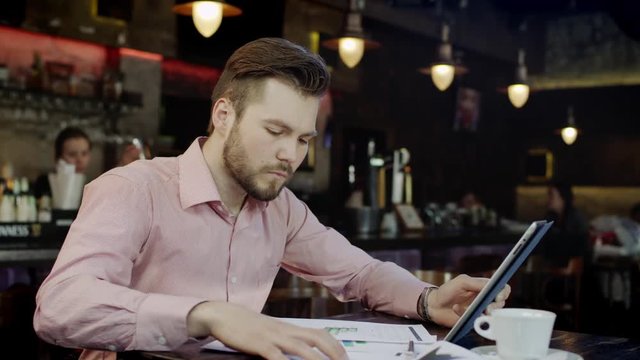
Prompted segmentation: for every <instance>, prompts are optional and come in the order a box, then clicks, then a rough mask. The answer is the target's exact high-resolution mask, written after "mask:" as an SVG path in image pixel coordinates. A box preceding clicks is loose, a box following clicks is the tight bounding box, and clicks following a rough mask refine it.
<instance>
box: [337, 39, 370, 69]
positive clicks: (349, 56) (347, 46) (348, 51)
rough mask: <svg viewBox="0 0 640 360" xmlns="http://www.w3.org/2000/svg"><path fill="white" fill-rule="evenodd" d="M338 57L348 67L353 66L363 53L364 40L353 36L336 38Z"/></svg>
mask: <svg viewBox="0 0 640 360" xmlns="http://www.w3.org/2000/svg"><path fill="white" fill-rule="evenodd" d="M338 53H339V54H340V59H342V62H344V63H345V65H347V66H348V67H349V68H354V67H355V66H356V65H358V63H359V62H360V60H361V59H362V55H364V40H362V39H358V38H354V37H343V38H340V40H338Z"/></svg>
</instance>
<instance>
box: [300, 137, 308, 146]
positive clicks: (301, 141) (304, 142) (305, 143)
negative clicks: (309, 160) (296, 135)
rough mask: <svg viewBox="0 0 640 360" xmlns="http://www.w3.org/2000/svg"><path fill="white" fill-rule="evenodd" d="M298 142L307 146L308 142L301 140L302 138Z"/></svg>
mask: <svg viewBox="0 0 640 360" xmlns="http://www.w3.org/2000/svg"><path fill="white" fill-rule="evenodd" d="M298 142H299V143H300V144H302V145H308V144H309V140H307V139H303V138H300V139H298Z"/></svg>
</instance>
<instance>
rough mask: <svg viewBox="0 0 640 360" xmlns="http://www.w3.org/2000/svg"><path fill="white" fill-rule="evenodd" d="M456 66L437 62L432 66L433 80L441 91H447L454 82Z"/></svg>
mask: <svg viewBox="0 0 640 360" xmlns="http://www.w3.org/2000/svg"><path fill="white" fill-rule="evenodd" d="M454 75H455V68H454V67H453V65H449V64H435V65H433V66H431V80H432V81H433V84H434V85H435V86H436V87H437V88H438V90H440V91H445V90H447V88H448V87H449V86H450V85H451V83H452V82H453V76H454Z"/></svg>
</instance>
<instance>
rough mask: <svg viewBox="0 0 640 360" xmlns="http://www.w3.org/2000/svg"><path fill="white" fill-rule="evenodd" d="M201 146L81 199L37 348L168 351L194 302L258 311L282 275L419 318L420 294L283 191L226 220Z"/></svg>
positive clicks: (37, 323) (39, 320)
mask: <svg viewBox="0 0 640 360" xmlns="http://www.w3.org/2000/svg"><path fill="white" fill-rule="evenodd" d="M204 140H205V138H200V139H197V140H196V141H194V142H193V144H192V145H191V146H190V147H189V149H188V150H187V151H186V152H185V153H184V154H182V155H180V156H178V157H177V158H155V159H153V160H148V161H136V162H134V163H132V164H130V165H128V166H125V167H120V168H116V169H113V170H111V171H109V172H107V173H105V174H104V175H102V176H100V177H99V178H97V179H96V180H94V181H93V182H91V183H90V184H88V185H87V186H86V187H85V191H84V195H83V201H82V205H81V207H80V211H79V213H78V217H77V218H76V220H75V221H74V222H73V224H72V226H71V228H70V230H69V234H68V235H67V238H66V240H65V242H64V245H63V247H62V249H61V251H60V254H59V256H58V259H57V260H56V263H55V265H54V266H53V269H52V271H51V273H50V275H49V276H48V277H47V279H46V280H45V281H44V283H43V284H42V286H41V287H40V289H39V291H38V295H37V298H36V301H37V308H36V312H35V316H34V327H35V329H36V331H37V333H38V335H39V336H40V337H42V338H43V339H45V340H47V341H49V342H51V343H53V344H58V345H61V346H68V347H82V348H89V349H103V350H108V351H123V350H134V349H135V350H153V351H162V350H171V349H175V348H177V347H179V346H180V345H182V344H184V343H185V342H187V340H188V334H187V324H186V318H187V314H188V313H189V311H190V310H191V309H192V308H193V307H194V306H195V305H197V304H198V303H200V302H203V301H208V300H219V301H229V302H233V303H237V304H242V305H244V306H246V307H247V308H250V309H252V310H255V311H256V312H259V311H261V309H262V308H263V306H264V304H265V301H266V299H267V296H268V295H269V292H270V290H271V286H272V284H273V280H274V278H275V276H276V273H277V272H278V270H279V268H280V266H283V267H284V268H285V269H286V270H288V271H290V272H292V273H293V274H296V275H300V276H302V277H304V278H305V279H308V280H312V281H316V282H319V283H322V284H323V285H324V286H326V287H327V288H328V289H329V290H330V291H331V293H332V294H334V295H335V296H336V297H337V298H338V299H340V300H343V301H351V300H361V301H362V302H363V304H364V305H365V306H367V307H368V308H370V309H375V310H380V311H385V312H389V313H392V314H395V315H399V316H405V317H412V318H418V314H417V313H416V302H417V299H418V297H419V295H420V292H421V291H422V290H423V289H424V287H425V286H426V285H427V284H425V283H423V282H421V281H419V280H417V279H416V278H415V277H413V276H412V275H411V274H410V273H408V272H407V271H406V270H404V269H402V268H400V267H399V266H397V265H395V264H393V263H388V262H380V261H378V260H375V259H373V258H371V257H370V256H369V255H367V254H366V253H365V252H363V251H362V250H360V249H358V248H356V247H354V246H352V245H351V244H350V243H349V242H348V241H347V240H346V239H345V238H344V237H343V236H342V235H340V234H339V233H338V232H336V231H335V230H333V229H331V228H327V227H325V226H324V225H322V224H321V223H320V222H319V221H318V220H317V219H316V217H315V216H314V215H313V214H312V213H311V211H310V210H309V208H308V207H307V206H306V205H305V204H304V203H303V202H302V201H300V200H298V199H297V198H296V197H295V196H294V195H293V193H291V191H289V190H288V189H286V188H285V189H284V190H283V191H282V192H281V193H280V195H279V196H278V197H277V198H276V199H275V200H273V201H271V202H269V203H267V202H262V201H258V200H255V199H251V198H249V199H247V201H246V202H245V205H244V207H243V208H242V210H241V211H240V213H239V214H238V216H237V219H234V218H233V217H232V216H231V215H230V214H229V213H228V212H227V210H226V209H225V206H224V204H223V203H222V201H221V199H220V194H219V193H218V190H217V188H216V184H215V183H214V181H213V178H212V176H211V174H210V172H209V168H208V167H207V165H206V163H205V160H204V156H203V154H202V150H201V146H202V144H203V143H204ZM108 355H113V354H108V353H107V352H102V351H92V352H88V351H85V352H84V354H83V358H103V357H105V358H106V357H110V356H108ZM114 358H115V357H114Z"/></svg>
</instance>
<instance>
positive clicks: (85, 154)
mask: <svg viewBox="0 0 640 360" xmlns="http://www.w3.org/2000/svg"><path fill="white" fill-rule="evenodd" d="M91 148H92V144H91V139H90V138H89V135H87V133H86V132H84V131H83V130H82V129H80V128H77V127H66V128H64V129H62V131H60V133H58V136H56V140H55V142H54V160H55V163H56V164H57V163H58V161H60V160H63V161H64V162H66V163H67V164H71V165H74V166H75V171H76V173H78V174H83V173H84V172H85V171H86V170H87V167H88V166H89V162H90V161H91ZM34 193H35V196H36V199H39V198H41V197H42V196H43V195H48V196H51V187H50V186H49V178H48V173H45V174H42V175H40V176H39V177H38V178H37V179H36V183H35V185H34Z"/></svg>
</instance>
